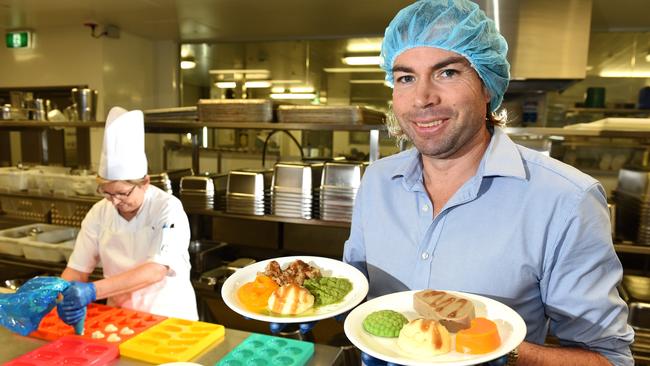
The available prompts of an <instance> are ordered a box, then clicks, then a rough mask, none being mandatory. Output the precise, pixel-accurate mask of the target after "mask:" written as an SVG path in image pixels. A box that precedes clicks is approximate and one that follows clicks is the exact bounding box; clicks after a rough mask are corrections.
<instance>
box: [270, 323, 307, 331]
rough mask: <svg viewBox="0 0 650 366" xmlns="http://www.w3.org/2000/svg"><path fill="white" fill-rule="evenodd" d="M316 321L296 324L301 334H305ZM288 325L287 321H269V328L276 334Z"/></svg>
mask: <svg viewBox="0 0 650 366" xmlns="http://www.w3.org/2000/svg"><path fill="white" fill-rule="evenodd" d="M316 323H318V322H308V323H300V324H298V329H300V333H301V334H306V333H307V332H309V331H310V330H311V329H312V328H313V327H314V326H315V325H316ZM287 325H289V324H287V323H269V329H271V333H273V334H277V333H279V332H281V331H282V330H283V329H284V328H286V326H287Z"/></svg>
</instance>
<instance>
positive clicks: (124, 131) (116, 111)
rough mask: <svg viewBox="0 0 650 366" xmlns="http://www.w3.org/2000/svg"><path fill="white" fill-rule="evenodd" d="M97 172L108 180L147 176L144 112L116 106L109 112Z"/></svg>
mask: <svg viewBox="0 0 650 366" xmlns="http://www.w3.org/2000/svg"><path fill="white" fill-rule="evenodd" d="M98 173H99V176H100V177H101V178H104V179H106V180H129V179H140V178H142V177H144V176H145V175H146V174H147V156H146V155H145V153H144V114H143V113H142V111H140V110H132V111H127V110H126V109H124V108H120V107H113V108H111V110H110V111H109V112H108V117H106V128H105V129H104V146H102V156H101V159H100V160H99V172H98Z"/></svg>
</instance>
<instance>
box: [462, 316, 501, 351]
mask: <svg viewBox="0 0 650 366" xmlns="http://www.w3.org/2000/svg"><path fill="white" fill-rule="evenodd" d="M500 345H501V337H499V331H498V330H497V325H496V324H494V322H493V321H491V320H489V319H486V318H476V319H474V320H472V325H471V326H470V327H469V329H463V330H461V331H459V332H458V334H456V351H457V352H461V353H471V354H481V353H488V352H492V351H494V350H495V349H497V348H499V346H500Z"/></svg>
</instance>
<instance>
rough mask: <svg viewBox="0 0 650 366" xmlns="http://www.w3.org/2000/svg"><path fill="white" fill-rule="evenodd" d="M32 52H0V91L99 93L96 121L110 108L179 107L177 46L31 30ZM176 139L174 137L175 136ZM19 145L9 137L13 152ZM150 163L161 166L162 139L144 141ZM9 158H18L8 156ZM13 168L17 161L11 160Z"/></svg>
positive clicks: (95, 133)
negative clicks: (73, 88) (82, 88)
mask: <svg viewBox="0 0 650 366" xmlns="http://www.w3.org/2000/svg"><path fill="white" fill-rule="evenodd" d="M33 31H34V47H32V48H29V49H8V48H5V47H2V48H0V65H1V67H0V87H3V88H7V87H30V86H60V85H88V87H90V88H92V89H97V90H98V91H99V101H98V108H97V119H98V120H104V119H105V116H106V113H107V112H108V109H110V107H112V106H115V105H119V106H122V107H124V108H127V109H134V108H139V109H151V108H159V107H170V106H174V105H177V104H178V92H177V90H178V82H177V80H178V71H177V69H178V67H177V65H178V45H177V43H176V42H172V41H152V40H149V39H146V38H142V37H139V36H135V35H133V34H129V33H127V32H123V31H122V32H120V38H119V39H111V38H106V37H102V38H93V37H92V36H91V34H90V30H89V29H88V28H85V27H83V26H81V25H79V26H67V27H51V28H38V29H34V30H33ZM102 136H103V129H100V128H93V129H91V159H92V163H93V167H94V168H96V167H97V165H98V163H99V156H100V151H101V146H102ZM174 138H175V137H174ZM14 146H19V140H18V136H17V134H13V133H12V150H15V149H13V147H14ZM147 148H148V150H151V153H149V154H148V155H149V159H150V161H151V162H150V164H151V165H153V166H161V165H162V163H161V160H162V158H161V155H160V151H161V150H162V139H161V138H160V137H153V138H150V137H149V136H148V138H147ZM12 157H14V159H19V156H18V155H17V154H15V153H12ZM14 163H17V161H14Z"/></svg>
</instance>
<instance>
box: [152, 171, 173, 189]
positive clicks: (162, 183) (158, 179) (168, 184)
mask: <svg viewBox="0 0 650 366" xmlns="http://www.w3.org/2000/svg"><path fill="white" fill-rule="evenodd" d="M149 179H150V180H151V184H152V185H154V186H156V187H158V188H160V189H162V190H163V191H165V192H167V193H169V194H172V193H173V192H172V181H171V180H170V179H169V176H168V175H167V173H165V172H162V173H159V174H151V175H149Z"/></svg>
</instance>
